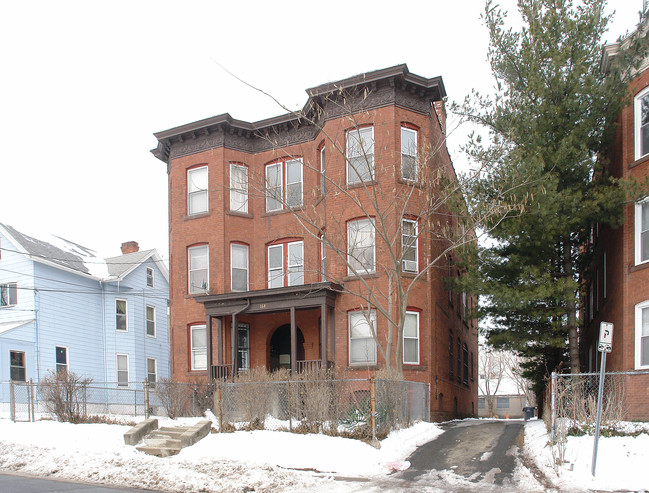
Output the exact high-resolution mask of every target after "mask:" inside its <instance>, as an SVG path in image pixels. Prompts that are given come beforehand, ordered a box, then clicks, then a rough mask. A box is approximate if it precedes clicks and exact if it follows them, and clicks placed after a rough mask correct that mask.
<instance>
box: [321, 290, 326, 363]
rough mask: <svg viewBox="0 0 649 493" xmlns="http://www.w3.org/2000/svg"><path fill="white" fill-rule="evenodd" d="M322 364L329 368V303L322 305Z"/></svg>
mask: <svg viewBox="0 0 649 493" xmlns="http://www.w3.org/2000/svg"><path fill="white" fill-rule="evenodd" d="M320 364H321V365H322V367H323V368H325V369H326V368H327V305H326V304H325V303H322V305H320Z"/></svg>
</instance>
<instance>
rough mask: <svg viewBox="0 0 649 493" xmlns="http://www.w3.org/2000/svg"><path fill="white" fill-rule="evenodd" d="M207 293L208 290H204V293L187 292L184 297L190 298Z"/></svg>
mask: <svg viewBox="0 0 649 493" xmlns="http://www.w3.org/2000/svg"><path fill="white" fill-rule="evenodd" d="M208 294H210V292H209V290H208V291H205V292H204V293H187V294H186V295H185V299H186V300H190V299H194V298H196V297H198V296H205V295H208Z"/></svg>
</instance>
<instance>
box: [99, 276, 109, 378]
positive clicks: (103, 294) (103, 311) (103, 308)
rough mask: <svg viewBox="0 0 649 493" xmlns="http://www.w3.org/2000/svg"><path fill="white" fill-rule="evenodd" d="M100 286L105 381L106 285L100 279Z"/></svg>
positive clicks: (105, 373)
mask: <svg viewBox="0 0 649 493" xmlns="http://www.w3.org/2000/svg"><path fill="white" fill-rule="evenodd" d="M99 287H100V288H101V341H102V344H103V352H104V382H107V381H108V368H106V367H107V365H108V359H107V356H108V355H107V354H106V291H105V290H106V286H105V285H104V282H103V281H99Z"/></svg>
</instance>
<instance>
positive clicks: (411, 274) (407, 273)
mask: <svg viewBox="0 0 649 493" xmlns="http://www.w3.org/2000/svg"><path fill="white" fill-rule="evenodd" d="M401 275H403V277H407V278H409V279H414V278H415V277H417V276H418V275H419V272H412V271H409V270H408V271H406V270H402V271H401Z"/></svg>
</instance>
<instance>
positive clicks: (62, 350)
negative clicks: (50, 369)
mask: <svg viewBox="0 0 649 493" xmlns="http://www.w3.org/2000/svg"><path fill="white" fill-rule="evenodd" d="M55 357H56V373H57V375H60V374H62V373H65V372H67V371H68V348H66V347H62V346H56V348H55Z"/></svg>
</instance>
